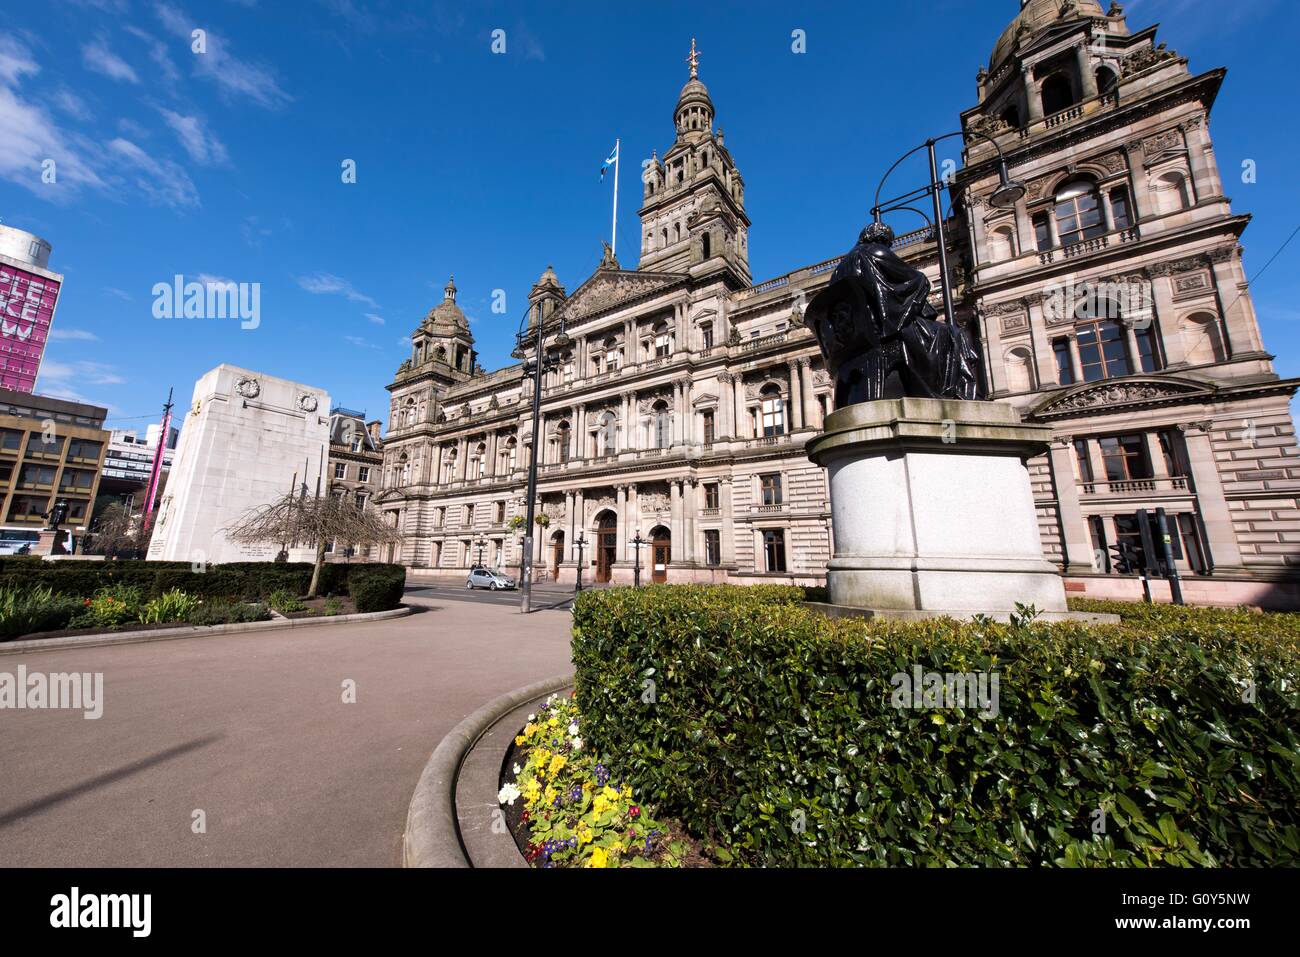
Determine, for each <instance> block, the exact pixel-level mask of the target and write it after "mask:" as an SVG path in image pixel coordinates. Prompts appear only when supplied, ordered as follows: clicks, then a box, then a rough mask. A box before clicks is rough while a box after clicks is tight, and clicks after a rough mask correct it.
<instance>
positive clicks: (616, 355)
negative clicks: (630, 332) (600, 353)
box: [605, 336, 622, 371]
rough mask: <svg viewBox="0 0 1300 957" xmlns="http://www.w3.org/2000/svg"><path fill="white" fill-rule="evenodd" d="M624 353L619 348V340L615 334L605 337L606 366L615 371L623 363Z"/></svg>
mask: <svg viewBox="0 0 1300 957" xmlns="http://www.w3.org/2000/svg"><path fill="white" fill-rule="evenodd" d="M621 359H622V354H621V353H620V352H619V349H618V340H617V339H615V338H614V337H613V336H609V337H608V338H606V339H605V368H606V369H608V370H610V371H613V370H614V369H617V368H618V367H619V366H620V365H621V364H622V362H621Z"/></svg>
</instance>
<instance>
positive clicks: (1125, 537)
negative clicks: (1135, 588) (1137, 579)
mask: <svg viewBox="0 0 1300 957" xmlns="http://www.w3.org/2000/svg"><path fill="white" fill-rule="evenodd" d="M1115 544H1117V545H1126V546H1128V549H1129V550H1131V551H1130V554H1132V555H1135V556H1137V564H1138V567H1137V568H1135V569H1133V574H1137V573H1138V569H1140V568H1142V567H1144V566H1146V567H1150V566H1151V564H1152V563H1151V562H1150V561H1149V560H1148V558H1147V555H1146V550H1145V549H1143V548H1142V531H1141V529H1140V527H1139V526H1138V517H1137V514H1136V513H1134V514H1132V515H1116V516H1115Z"/></svg>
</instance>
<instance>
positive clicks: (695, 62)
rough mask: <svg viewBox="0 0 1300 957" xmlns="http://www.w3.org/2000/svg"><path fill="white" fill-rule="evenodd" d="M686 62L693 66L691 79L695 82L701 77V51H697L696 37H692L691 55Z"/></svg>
mask: <svg viewBox="0 0 1300 957" xmlns="http://www.w3.org/2000/svg"><path fill="white" fill-rule="evenodd" d="M686 62H687V63H689V64H690V65H691V79H692V80H694V79H695V78H696V77H697V76H699V67H700V51H699V50H697V49H695V37H691V55H690V56H688V57H687V58H686Z"/></svg>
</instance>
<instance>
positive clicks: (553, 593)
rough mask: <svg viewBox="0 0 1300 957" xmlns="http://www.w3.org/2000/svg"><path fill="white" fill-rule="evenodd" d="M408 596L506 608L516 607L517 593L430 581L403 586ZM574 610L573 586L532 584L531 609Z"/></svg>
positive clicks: (517, 601)
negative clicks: (483, 603) (474, 602)
mask: <svg viewBox="0 0 1300 957" xmlns="http://www.w3.org/2000/svg"><path fill="white" fill-rule="evenodd" d="M406 593H407V594H408V595H418V596H420V597H423V598H447V599H452V598H454V599H456V600H458V601H476V602H485V603H487V604H492V605H500V606H502V607H505V608H518V607H519V592H518V590H517V589H512V590H510V591H489V590H488V589H486V588H475V589H472V590H471V589H468V588H466V587H465V586H464V584H463V583H460V584H458V583H456V582H441V581H439V582H431V583H429V584H415V583H412V584H409V585H407V586H406ZM572 607H573V586H572V585H534V586H533V608H534V609H537V608H572Z"/></svg>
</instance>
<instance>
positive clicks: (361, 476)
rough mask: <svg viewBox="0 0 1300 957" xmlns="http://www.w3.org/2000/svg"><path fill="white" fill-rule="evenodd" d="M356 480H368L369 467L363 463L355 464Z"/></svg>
mask: <svg viewBox="0 0 1300 957" xmlns="http://www.w3.org/2000/svg"><path fill="white" fill-rule="evenodd" d="M357 481H358V482H369V481H370V469H369V468H368V467H366V466H364V465H358V466H357Z"/></svg>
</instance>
